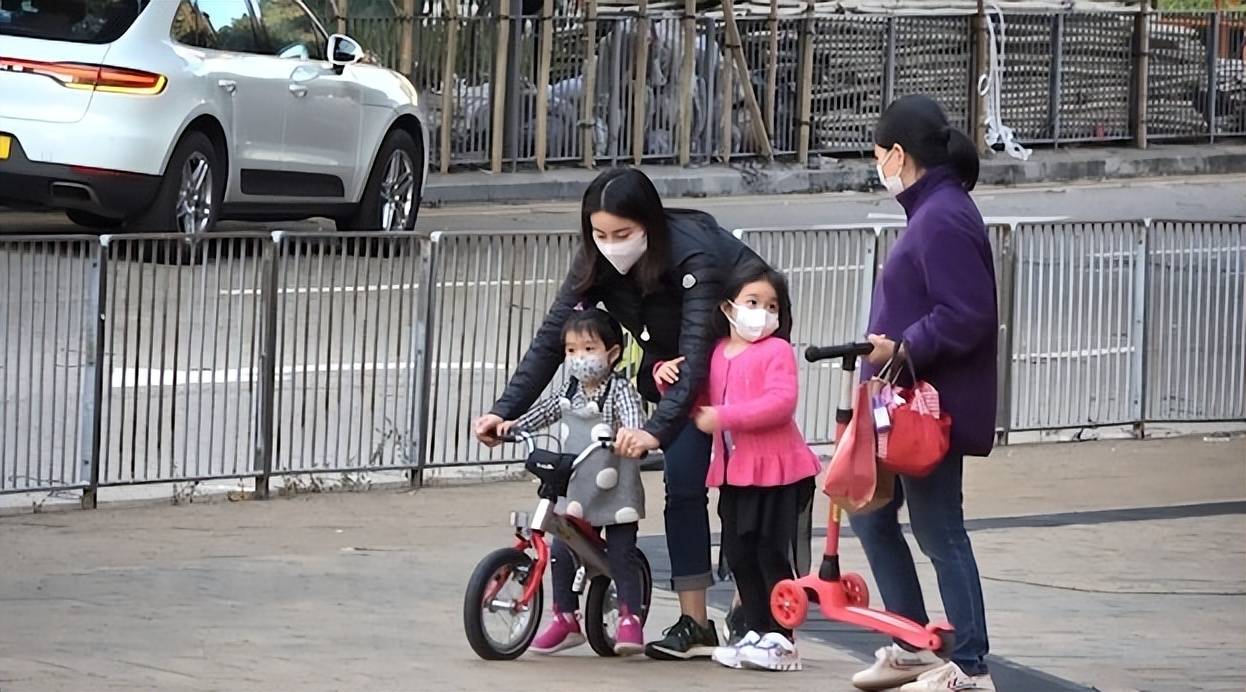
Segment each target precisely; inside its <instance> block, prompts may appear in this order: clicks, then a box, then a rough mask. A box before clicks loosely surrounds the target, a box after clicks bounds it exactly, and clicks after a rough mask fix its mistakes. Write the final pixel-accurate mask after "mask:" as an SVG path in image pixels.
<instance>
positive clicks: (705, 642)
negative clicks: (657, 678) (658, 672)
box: [645, 615, 718, 661]
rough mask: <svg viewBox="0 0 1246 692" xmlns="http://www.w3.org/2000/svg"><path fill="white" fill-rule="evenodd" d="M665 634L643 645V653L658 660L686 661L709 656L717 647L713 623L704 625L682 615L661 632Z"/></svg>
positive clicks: (716, 633)
mask: <svg viewBox="0 0 1246 692" xmlns="http://www.w3.org/2000/svg"><path fill="white" fill-rule="evenodd" d="M662 634H664V635H665V636H664V637H663V638H662V639H660V640H658V641H656V642H653V643H651V644H649V645H648V646H646V647H645V655H646V656H648V657H649V658H654V659H657V660H659V661H687V660H689V659H693V658H709V657H710V656H712V655H714V649H717V648H718V632H716V631H715V630H714V623H713V622H710V623H709V624H708V625H706V626H705V627H702V626H700V625H698V624H697V621H696V620H693V619H692V618H690V617H688V616H687V615H682V616H680V618H679V622H676V623H675V624H674V626H672V627H671V628H670V629H668V630H666V631H665V632H663V633H662Z"/></svg>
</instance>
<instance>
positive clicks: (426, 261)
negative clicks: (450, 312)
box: [408, 233, 441, 488]
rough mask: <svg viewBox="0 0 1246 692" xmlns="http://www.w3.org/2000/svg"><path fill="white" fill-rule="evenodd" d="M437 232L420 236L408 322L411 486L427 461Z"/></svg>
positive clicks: (417, 483)
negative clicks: (417, 283) (416, 281)
mask: <svg viewBox="0 0 1246 692" xmlns="http://www.w3.org/2000/svg"><path fill="white" fill-rule="evenodd" d="M440 239H441V234H440V233H433V234H432V235H431V236H429V237H428V238H420V240H419V244H420V273H419V276H420V287H419V291H418V293H417V294H416V301H415V303H416V307H415V322H414V323H413V324H412V325H411V330H412V335H411V344H412V347H413V349H414V352H413V354H412V363H411V372H412V377H411V393H410V397H409V400H410V401H411V420H410V424H409V428H410V430H411V437H410V440H411V442H410V444H409V446H408V454H409V455H410V456H409V459H408V462H409V463H411V464H413V467H412V470H411V486H412V487H415V488H420V487H423V485H424V469H425V467H426V466H427V464H428V452H429V446H428V435H429V429H430V427H431V422H432V421H431V412H432V408H433V405H434V402H433V401H432V395H433V393H432V391H431V387H430V383H431V382H432V367H433V362H432V353H433V336H434V334H435V333H436V326H437V325H436V324H435V315H436V306H437V301H436V294H437V245H438V242H439V241H440Z"/></svg>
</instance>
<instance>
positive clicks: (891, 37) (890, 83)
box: [883, 17, 896, 108]
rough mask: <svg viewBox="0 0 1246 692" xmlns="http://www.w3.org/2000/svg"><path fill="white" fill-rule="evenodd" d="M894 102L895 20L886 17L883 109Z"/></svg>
mask: <svg viewBox="0 0 1246 692" xmlns="http://www.w3.org/2000/svg"><path fill="white" fill-rule="evenodd" d="M894 100H896V18H895V17H887V53H886V55H885V56H884V57H883V108H886V107H887V106H889V105H891V102H892V101H894Z"/></svg>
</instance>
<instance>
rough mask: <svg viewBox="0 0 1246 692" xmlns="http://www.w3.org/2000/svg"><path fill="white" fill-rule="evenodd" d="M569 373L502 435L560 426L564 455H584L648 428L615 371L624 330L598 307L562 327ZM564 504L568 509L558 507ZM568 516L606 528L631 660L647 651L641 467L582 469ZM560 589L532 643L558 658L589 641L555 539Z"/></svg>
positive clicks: (568, 567)
mask: <svg viewBox="0 0 1246 692" xmlns="http://www.w3.org/2000/svg"><path fill="white" fill-rule="evenodd" d="M562 339H563V346H564V348H565V351H566V360H565V361H564V366H565V367H566V369H567V373H568V374H569V375H570V376H571V379H570V382H569V384H568V387H567V390H566V391H565V392H564V393H563V395H562V396H555V397H549V398H547V399H544V400H542V401H539V402H537V404H536V405H535V406H533V407H532V409H531V410H529V411H528V412H527V413H525V414H524V415H522V416H520V417H519V419H518V420H515V421H510V422H507V423H503V424H502V426H500V427H499V429H498V430H499V433H501V434H508V433H509V432H510V431H511V430H512V429H513V428H516V427H517V428H521V429H523V430H528V431H534V430H539V429H543V428H548V427H550V426H552V425H554V424H556V423H559V422H561V423H562V424H561V425H560V431H561V435H560V436H559V437H560V442H561V443H562V451H563V452H564V453H571V454H578V453H579V452H580V451H582V450H583V449H585V448H587V447H588V446H589V445H591V444H593V443H595V442H596V441H597V440H599V439H600V438H602V437H606V438H613V437H614V435H615V433H617V432H618V430H619V429H620V428H624V427H626V428H640V427H642V426H643V425H644V422H645V421H644V410H643V408H642V404H641V398H640V393H639V392H637V391H636V388H635V386H633V385H632V383H631V382H629V381H628V380H627V378H626V377H625V376H624V375H623V374H622V373H620V372H617V371H616V370H615V367H616V366H617V365H618V363H619V360H620V358H621V357H622V354H623V328H622V327H620V326H619V323H618V322H617V321H615V319H614V318H613V317H611V316H610V315H609V314H608V313H606V312H605V311H603V310H599V309H597V308H592V309H588V310H580V311H577V312H576V313H574V314H573V315H572V316H571V317H570V318H569V319H568V320H567V322H566V324H565V326H564V327H563V334H562ZM560 504H562V503H560ZM562 510H563V511H564V512H565V513H566V514H567V515H569V516H572V517H576V518H579V519H583V520H585V521H587V522H589V523H590V524H592V525H593V526H595V527H598V528H602V527H604V528H605V532H606V554H607V557H608V559H609V562H610V571H611V573H612V576H613V577H614V584H615V590H616V592H617V593H618V597H619V624H618V631H617V633H616V634H615V647H614V651H615V653H616V654H618V655H620V656H631V655H635V654H639V653H641V652H642V651H644V631H643V626H642V622H641V620H640V615H639V614H640V612H641V609H642V599H643V594H642V590H643V585H642V583H641V578H640V574H639V572H638V571H637V569H636V564H635V562H634V561H633V559H632V555H633V554H634V552H635V550H636V532H637V529H638V528H639V521H640V520H641V519H642V518H644V512H645V495H644V487H643V486H642V485H641V480H640V464H639V462H636V461H632V460H630V459H620V458H618V457H616V456H614V455H613V454H610V453H609V452H606V451H604V450H603V451H601V452H598V453H597V454H595V455H593V456H592V457H589V458H588V459H586V460H585V461H584V462H583V463H581V464H580V466H579V467H578V468H577V469H576V471H575V475H574V476H572V479H571V482H570V484H569V486H568V489H567V497H566V501H565V506H564V507H563V508H562ZM550 555H551V557H552V562H551V566H550V571H551V574H552V577H553V582H554V609H553V610H554V617H553V621H552V622H551V623H550V624H549V625H548V626H547V627H546V628H545V630H544V631H543V632H541V633H540V634H539V635H538V636H537V638H536V640H535V641H533V643H532V650H533V651H536V652H537V653H542V654H552V653H556V652H558V651H565V650H567V649H570V648H572V647H576V646H579V645H581V644H583V643H584V642H585V639H584V633H583V631H582V629H581V627H580V613H579V610H580V603H579V597H578V596H577V595H576V593H575V592H574V591H572V582H573V581H574V580H575V572H576V562H575V558H574V557H573V556H572V554H571V550H570V549H569V548H568V547H567V544H566V543H564V542H563V541H561V540H559V539H557V538H555V539H554V540H553V543H552V545H551V546H550Z"/></svg>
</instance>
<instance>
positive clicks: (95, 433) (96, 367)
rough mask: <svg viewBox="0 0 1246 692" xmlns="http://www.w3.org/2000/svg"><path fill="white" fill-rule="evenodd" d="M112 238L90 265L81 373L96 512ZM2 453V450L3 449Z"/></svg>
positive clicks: (85, 497)
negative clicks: (90, 287) (88, 321)
mask: <svg viewBox="0 0 1246 692" xmlns="http://www.w3.org/2000/svg"><path fill="white" fill-rule="evenodd" d="M109 240H110V237H109V236H107V235H102V236H100V241H99V244H98V245H97V246H96V255H95V260H94V261H93V262H91V273H90V278H91V279H94V282H93V283H94V290H93V293H92V294H91V295H90V296H89V300H88V301H87V307H88V312H87V314H88V315H89V316H90V318H91V328H89V329H87V330H85V332H86V337H87V339H89V341H88V342H87V343H86V344H84V351H85V352H86V355H87V358H88V359H89V360H88V361H87V362H86V364H85V367H84V368H83V370H82V387H81V392H82V396H81V404H80V412H79V415H80V420H81V421H82V424H81V426H80V429H81V430H82V436H81V437H82V440H81V445H82V463H83V465H84V466H85V467H86V468H85V469H84V471H86V477H87V487H86V488H85V489H84V490H83V491H82V500H81V505H82V508H83V509H95V508H96V506H97V505H98V504H99V485H100V463H101V462H102V456H101V449H102V447H103V444H102V442H103V430H102V420H103V416H102V414H103V411H104V340H105V334H104V330H105V329H106V328H107V326H108V315H107V314H105V308H104V305H105V303H106V301H107V296H108V245H109ZM0 451H3V450H0Z"/></svg>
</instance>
